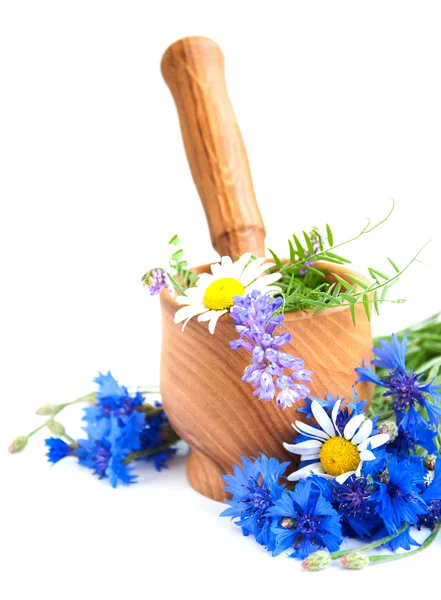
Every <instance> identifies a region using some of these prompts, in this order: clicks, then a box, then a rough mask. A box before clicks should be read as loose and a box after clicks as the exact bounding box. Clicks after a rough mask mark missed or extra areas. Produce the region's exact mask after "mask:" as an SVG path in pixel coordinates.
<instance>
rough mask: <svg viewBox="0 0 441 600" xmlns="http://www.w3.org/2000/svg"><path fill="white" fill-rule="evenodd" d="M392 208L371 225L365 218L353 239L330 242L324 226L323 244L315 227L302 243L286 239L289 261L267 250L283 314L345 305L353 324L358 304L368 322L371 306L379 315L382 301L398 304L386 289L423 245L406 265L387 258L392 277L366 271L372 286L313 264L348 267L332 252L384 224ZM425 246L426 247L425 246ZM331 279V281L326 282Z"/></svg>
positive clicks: (330, 234)
mask: <svg viewBox="0 0 441 600" xmlns="http://www.w3.org/2000/svg"><path fill="white" fill-rule="evenodd" d="M394 207H395V203H394V202H393V203H392V207H391V209H390V211H389V213H388V214H387V215H386V217H384V218H383V219H382V220H381V221H379V222H378V223H374V224H373V225H371V222H370V220H369V219H368V222H367V224H366V225H365V227H363V229H362V230H361V231H360V232H359V233H358V234H357V235H356V236H354V237H352V238H350V239H349V240H346V241H344V242H340V243H339V244H335V243H334V234H333V232H332V229H331V227H330V225H326V242H327V244H326V245H325V241H324V238H323V237H322V236H321V235H320V234H319V232H318V230H317V229H316V228H315V229H313V230H312V231H311V233H309V234H308V233H306V231H303V232H302V233H303V238H304V242H303V240H302V241H300V239H299V238H298V237H297V236H296V235H293V236H292V240H291V239H290V240H288V246H289V261H288V262H286V261H283V260H281V259H280V258H279V257H278V256H277V254H276V253H275V252H274V251H273V250H271V249H270V250H269V251H270V253H271V255H272V257H273V259H274V262H275V267H274V268H273V271H275V270H277V271H280V272H281V273H282V278H281V280H280V281H279V282H277V283H278V285H280V288H281V290H282V292H281V293H282V296H283V300H284V303H283V306H282V308H281V310H282V311H283V312H290V311H296V310H307V309H313V310H315V311H317V312H320V311H322V310H325V309H326V308H331V307H337V306H349V307H350V310H351V315H352V321H353V323H354V325H356V306H357V305H358V304H361V305H362V306H363V308H364V311H365V313H366V316H367V318H368V319H369V320H370V318H371V313H372V307H373V309H374V310H375V312H376V313H377V314H379V312H380V305H381V304H382V303H383V302H393V303H402V302H405V300H404V299H402V298H399V299H395V300H390V299H388V298H387V294H388V291H389V289H390V288H391V286H392V285H393V284H395V283H396V282H397V281H398V279H399V277H400V276H401V275H402V274H403V273H404V272H405V271H406V270H407V269H408V268H409V267H410V265H411V264H412V263H413V262H414V261H416V260H417V258H418V256H419V255H420V253H421V252H422V250H423V249H424V247H425V246H423V248H421V250H419V252H418V253H417V254H416V255H415V256H414V257H413V258H412V259H411V260H410V261H409V262H408V264H407V265H406V266H405V267H404V268H403V269H400V268H399V267H398V266H397V264H396V263H395V262H394V261H393V260H392V259H391V258H388V259H387V260H388V261H389V266H391V267H392V269H393V273H392V275H388V274H386V273H384V272H383V271H380V270H378V269H374V268H372V267H369V268H368V271H369V275H370V276H371V278H372V279H373V281H372V283H370V284H369V283H368V282H366V281H364V280H362V279H360V278H358V277H356V276H354V275H351V274H349V273H345V274H344V277H345V278H346V279H344V278H342V277H340V276H339V275H337V274H336V273H333V271H332V268H323V267H321V266H319V265H317V261H325V262H327V263H331V265H332V264H336V265H345V264H350V262H351V261H350V260H349V259H347V258H345V257H344V256H341V255H340V254H337V253H336V252H335V250H337V249H338V248H340V247H342V246H344V245H346V244H349V243H351V242H354V241H356V240H358V239H359V238H361V237H362V236H363V235H365V234H368V233H371V232H372V231H374V230H375V229H377V227H379V226H380V225H382V224H383V223H385V222H386V221H387V220H388V219H389V217H390V216H391V214H392V212H393V210H394ZM426 245H427V244H426ZM330 279H331V280H334V281H333V282H331V281H330Z"/></svg>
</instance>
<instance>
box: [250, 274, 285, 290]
mask: <svg viewBox="0 0 441 600" xmlns="http://www.w3.org/2000/svg"><path fill="white" fill-rule="evenodd" d="M281 276H282V275H281V273H271V274H270V275H264V276H263V277H259V279H256V280H255V281H253V282H252V283H250V284H249V285H248V286H247V287H246V288H245V293H246V294H248V293H249V292H252V291H253V290H259V291H263V290H264V289H265V288H267V287H268V286H270V285H271V284H272V283H274V282H275V281H278V280H279V279H280V278H281Z"/></svg>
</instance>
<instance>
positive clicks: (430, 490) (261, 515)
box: [222, 336, 441, 559]
mask: <svg viewBox="0 0 441 600" xmlns="http://www.w3.org/2000/svg"><path fill="white" fill-rule="evenodd" d="M374 352H375V354H376V357H377V358H376V359H375V360H374V361H373V364H376V365H377V366H379V367H382V368H384V367H386V368H387V369H389V370H390V372H389V374H388V375H387V377H386V378H385V379H380V378H379V377H378V376H377V375H375V373H374V371H373V370H372V369H371V368H370V367H369V366H368V365H365V366H364V367H363V368H359V369H357V371H358V374H359V380H361V381H373V382H374V383H376V384H377V385H381V386H383V387H385V388H386V394H387V395H390V396H392V398H393V406H394V410H395V415H396V423H395V422H387V423H385V424H378V423H377V419H374V421H373V432H374V433H375V432H387V433H388V434H389V436H390V439H389V442H388V443H387V444H386V445H384V446H382V447H381V448H375V449H373V450H372V452H373V453H374V455H375V459H374V460H369V461H366V462H364V463H363V466H362V471H361V475H360V476H356V475H355V474H353V475H351V476H350V477H349V478H348V479H346V481H345V482H344V483H338V482H337V481H336V480H335V479H333V478H332V477H324V476H320V475H319V474H315V473H310V474H309V475H307V477H306V478H305V479H301V480H300V481H299V482H298V483H297V485H296V486H295V488H293V489H286V487H285V484H283V483H280V480H281V478H282V479H284V478H283V474H284V473H285V470H286V467H287V464H288V463H282V464H280V463H279V462H278V461H277V460H276V459H274V458H271V459H268V458H267V457H266V456H264V455H261V456H260V457H258V458H257V459H253V460H249V459H242V463H243V464H242V467H238V466H236V467H235V470H234V475H226V476H224V480H225V482H226V483H227V487H226V488H225V489H226V491H228V492H229V493H230V494H231V499H229V500H228V501H227V502H228V504H229V505H230V507H229V508H228V509H227V510H225V511H224V512H223V513H222V515H223V516H230V517H232V518H233V519H236V524H237V525H239V526H240V527H242V530H243V533H244V534H245V535H249V534H250V533H251V534H253V535H254V537H255V538H256V540H257V541H258V542H259V543H260V544H262V545H263V546H265V548H266V549H267V550H269V551H271V552H272V553H273V555H277V554H280V553H281V552H282V551H286V550H289V551H290V552H291V554H290V556H292V557H297V558H301V559H304V558H306V557H307V556H308V555H310V554H311V553H313V552H316V551H317V550H320V549H326V550H328V551H329V552H331V553H332V552H336V551H337V550H338V549H339V547H340V545H341V543H342V541H343V539H344V538H345V537H350V538H357V539H361V540H364V541H366V542H375V541H379V540H384V539H385V538H388V539H387V541H386V542H385V543H384V545H385V547H387V548H388V549H389V550H392V551H396V550H397V549H398V548H404V549H406V550H409V549H410V548H411V546H419V544H418V542H416V541H415V540H414V539H413V537H412V535H411V531H410V527H411V526H414V527H417V528H418V529H420V528H422V527H427V528H429V529H431V530H432V531H433V530H434V529H435V528H436V529H438V528H439V527H440V526H441V458H440V456H439V453H438V451H437V449H436V447H435V443H434V437H435V435H436V432H437V427H438V424H439V417H440V415H441V410H440V408H439V407H438V406H437V403H438V400H439V398H440V394H439V389H440V388H439V386H435V385H434V384H433V382H432V383H430V384H427V383H421V382H420V380H421V378H422V377H421V376H419V377H417V376H415V375H414V374H413V373H411V372H410V371H408V370H407V369H406V360H405V353H406V339H404V341H403V342H400V341H399V340H398V338H396V336H393V338H392V342H391V343H388V342H386V341H384V340H382V342H381V347H380V348H374ZM337 400H338V398H333V397H332V396H331V395H328V396H327V398H326V400H320V404H321V405H322V406H323V408H324V409H325V410H326V412H327V413H328V415H329V416H330V417H331V415H333V417H334V419H336V422H337V424H338V427H339V428H343V429H344V426H345V424H346V423H347V422H348V420H349V418H350V417H353V416H354V414H362V411H363V409H364V407H365V403H364V402H360V401H359V400H358V397H357V396H356V394H354V400H353V402H349V403H346V405H345V406H344V407H341V408H340V410H339V414H338V415H337V416H336V414H335V412H336V410H335V409H334V407H335V404H336V402H337ZM310 405H311V401H310V400H309V399H308V401H307V404H306V407H305V408H303V409H300V410H302V411H303V412H304V413H305V416H306V417H307V418H309V417H311V416H312V413H311V409H310ZM333 409H334V411H333ZM301 441H302V440H301V438H300V437H297V438H296V442H297V443H299V442H301ZM422 449H424V450H425V452H423V451H422Z"/></svg>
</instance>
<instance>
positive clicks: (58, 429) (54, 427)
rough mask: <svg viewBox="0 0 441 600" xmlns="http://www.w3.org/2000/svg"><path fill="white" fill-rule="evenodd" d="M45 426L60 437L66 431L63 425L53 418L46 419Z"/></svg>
mask: <svg viewBox="0 0 441 600" xmlns="http://www.w3.org/2000/svg"><path fill="white" fill-rule="evenodd" d="M46 427H47V428H48V429H49V431H50V432H51V433H53V434H54V435H56V436H58V437H62V436H63V435H64V434H65V433H66V430H65V429H64V427H63V425H62V424H61V423H59V422H58V421H54V420H53V419H49V421H46Z"/></svg>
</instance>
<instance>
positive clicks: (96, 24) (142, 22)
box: [0, 0, 441, 599]
mask: <svg viewBox="0 0 441 600" xmlns="http://www.w3.org/2000/svg"><path fill="white" fill-rule="evenodd" d="M440 9H441V7H440V5H439V3H437V2H428V1H427V2H417V1H414V2H405V1H399V2H398V1H397V2H392V1H384V0H383V1H382V2H376V1H370V2H356V1H348V2H340V1H334V2H296V1H280V0H279V1H274V2H271V3H270V2H259V1H254V2H248V1H241V2H238V1H236V2H232V1H229V0H223V1H222V2H220V1H205V2H202V1H201V2H197V1H192V0H185V2H184V1H183V2H179V1H176V2H172V1H171V0H162V1H161V2H150V1H148V0H144V1H129V0H126V1H124V2H123V1H119V2H114V1H111V0H105V1H98V0H86V1H83V0H76V1H75V2H68V1H62V0H57V1H53V2H49V1H45V0H39V1H38V2H35V1H29V2H24V1H21V0H10V1H8V0H3V1H2V2H0V57H1V58H0V86H1V89H0V127H1V131H0V171H1V176H0V199H1V222H0V228H1V231H0V234H1V235H0V244H1V278H0V285H1V287H2V290H1V296H0V298H1V303H2V310H1V352H2V357H1V363H0V364H1V374H2V382H1V388H2V404H3V414H2V418H1V421H0V433H1V444H2V448H3V450H2V452H1V453H0V461H1V464H2V494H1V502H2V505H3V509H2V513H1V519H2V525H1V535H0V544H1V546H2V548H3V560H2V568H1V571H2V576H1V578H0V590H3V592H5V597H16V598H29V597H42V598H43V597H45V598H56V597H57V598H58V597H60V596H61V597H66V598H71V597H72V598H73V597H75V598H79V597H83V598H94V597H96V596H97V595H98V594H99V595H100V597H110V598H129V597H135V595H136V597H152V596H158V595H159V596H160V597H163V598H169V597H170V598H172V597H173V598H178V597H180V596H184V597H187V596H188V597H193V598H207V597H224V598H234V599H235V598H240V597H252V598H271V597H276V596H279V595H280V594H281V593H285V594H286V595H287V596H289V597H294V595H296V594H299V593H300V590H301V591H302V592H303V593H305V594H307V595H308V596H310V595H314V593H318V591H320V596H321V597H328V596H330V597H334V595H335V597H341V593H344V594H346V592H348V593H349V590H351V592H350V593H351V594H352V593H354V595H355V597H357V598H358V597H364V594H368V593H369V595H372V594H373V593H377V592H376V591H375V582H377V583H378V582H379V581H380V579H381V580H382V584H381V590H382V593H383V594H385V596H389V597H390V595H391V594H392V593H394V594H397V597H398V594H399V593H402V592H403V590H407V591H408V593H410V587H411V586H412V582H414V583H416V582H417V581H418V580H419V581H420V583H422V581H427V573H429V572H431V571H432V572H434V569H435V565H438V564H439V560H440V558H441V545H440V542H439V541H438V542H437V543H436V545H435V546H434V547H433V548H432V549H431V550H429V551H428V552H426V553H424V554H422V555H419V556H417V557H415V558H412V559H409V560H408V561H399V562H397V563H394V564H391V565H390V566H387V567H385V566H377V567H372V568H371V569H369V570H366V571H364V572H361V573H359V574H356V573H349V572H346V571H343V570H341V569H338V568H335V569H331V570H329V571H326V572H324V573H322V574H316V575H313V574H307V573H303V572H301V569H300V567H299V565H298V563H296V562H295V561H289V560H287V559H285V558H284V557H280V558H278V559H272V558H271V557H270V555H269V554H267V553H265V552H264V551H263V550H262V549H261V548H260V547H259V546H257V545H256V544H255V543H253V541H252V540H251V539H250V538H248V539H245V538H242V537H241V535H240V531H239V529H238V528H235V527H234V526H232V525H231V524H230V522H229V521H228V520H226V519H219V518H218V517H217V515H218V513H219V512H220V510H221V509H222V506H221V505H220V504H217V503H214V502H212V501H209V500H207V499H205V498H203V497H202V496H200V495H198V494H197V493H196V492H194V491H193V490H191V489H190V488H189V486H188V485H187V483H186V479H185V459H184V458H180V459H178V460H176V461H175V463H174V464H173V468H172V469H170V471H169V472H167V473H165V474H156V473H155V472H154V471H153V469H151V468H150V467H148V466H144V467H140V469H139V472H140V483H139V484H138V485H137V486H134V487H132V488H129V489H124V488H118V489H117V490H112V489H111V488H110V487H108V486H107V484H106V483H105V482H99V481H98V480H96V479H95V478H93V477H92V476H91V475H90V473H89V472H88V471H86V470H84V469H81V468H79V467H77V466H75V465H74V464H73V463H69V462H68V461H65V462H64V463H61V464H59V465H57V466H55V467H54V468H50V467H49V465H47V463H46V461H45V458H44V456H43V452H44V450H43V439H42V438H39V439H35V440H33V442H32V444H30V447H29V449H28V450H27V451H26V452H25V453H24V454H22V455H17V456H8V455H7V454H6V452H5V450H6V447H7V445H8V443H9V442H10V440H11V439H12V438H14V437H15V436H16V435H18V434H22V433H26V432H27V431H28V430H29V429H31V428H32V427H34V426H36V425H37V424H39V421H38V417H36V416H35V415H34V416H33V411H34V410H35V409H36V408H37V407H38V406H40V405H41V404H44V403H47V402H61V401H67V400H70V399H74V398H75V397H77V396H79V395H81V394H83V393H86V392H88V391H90V390H91V389H93V387H92V386H91V383H90V382H91V379H92V378H93V377H94V375H95V374H96V372H97V371H98V370H99V369H100V370H107V369H111V370H112V372H113V373H114V374H115V376H117V378H119V379H120V380H121V381H122V382H124V383H126V384H127V385H144V384H155V383H157V382H158V376H159V348H160V325H159V306H158V302H157V299H155V298H150V297H149V296H148V293H147V291H146V289H145V288H143V287H142V285H141V283H140V278H141V276H142V275H143V273H144V272H145V271H146V270H147V269H148V268H150V267H153V266H156V265H159V264H162V263H163V262H164V260H165V259H166V257H167V248H166V242H167V240H168V239H169V238H170V237H171V235H172V234H174V233H176V232H179V233H180V235H181V238H182V240H183V243H184V246H185V250H186V253H187V256H188V259H189V261H190V263H191V264H197V263H204V262H207V261H210V260H214V259H215V258H216V254H215V252H214V251H213V249H212V248H211V246H210V241H209V236H208V231H207V227H206V224H205V218H204V214H203V211H202V208H201V206H200V202H199V199H198V196H197V194H196V191H195V188H194V186H193V183H192V180H191V176H190V172H189V169H188V167H187V164H186V159H185V155H184V152H183V147H182V142H181V138H180V132H179V127H178V121H177V116H176V111H175V108H174V105H173V101H172V98H171V96H170V93H169V91H168V89H167V87H166V86H165V84H164V82H163V80H162V78H161V74H160V71H159V63H160V58H161V55H162V53H163V51H164V50H165V49H166V47H167V46H168V45H169V44H170V43H172V42H173V41H175V40H176V39H178V38H179V37H183V36H187V35H194V34H198V35H206V36H208V37H212V38H213V39H215V40H216V41H217V42H218V43H219V44H220V46H221V47H222V49H223V51H224V54H225V58H226V71H227V82H228V87H229V91H230V96H231V99H232V101H233V105H234V107H235V110H236V114H237V117H238V120H239V123H240V126H241V129H242V133H243V136H244V139H245V142H246V145H247V149H248V153H249V159H250V164H251V168H252V172H253V176H254V183H255V188H256V193H257V197H258V201H259V204H260V207H261V211H262V214H263V218H264V221H265V223H266V226H267V230H268V237H267V242H268V245H269V246H270V247H272V248H274V249H275V250H276V251H278V252H279V253H280V254H284V253H285V245H286V242H285V240H286V239H287V237H288V236H289V235H290V234H291V233H292V232H293V231H294V232H297V231H299V230H301V229H306V228H309V227H310V226H312V225H317V226H319V227H323V226H324V224H325V223H326V222H329V223H331V225H332V226H333V229H334V230H335V237H336V238H337V240H343V239H345V238H346V237H350V236H352V235H353V234H355V233H356V232H357V231H358V230H360V229H361V228H362V227H363V226H364V223H365V219H366V218H367V217H371V218H372V219H373V220H375V219H380V218H381V217H382V216H383V215H384V214H385V213H386V212H387V211H388V209H389V206H390V203H391V200H390V198H391V197H394V198H395V200H396V202H397V208H396V211H395V214H394V215H393V217H392V218H391V219H390V221H389V222H388V223H387V224H386V225H384V226H383V227H382V228H381V229H380V230H378V231H377V232H376V233H375V234H373V235H372V236H370V237H368V238H366V239H364V240H360V241H359V242H357V243H356V244H354V245H353V246H352V247H350V248H349V247H348V249H347V251H346V253H350V255H351V257H352V258H353V263H354V265H355V266H356V267H357V268H358V269H359V270H361V271H363V270H365V269H366V267H367V266H373V267H374V268H378V269H380V270H384V269H385V268H387V262H386V260H385V258H386V256H388V255H390V256H391V257H392V258H394V260H395V261H396V262H397V263H398V264H399V265H400V266H403V265H404V264H405V263H406V262H407V261H408V260H409V259H411V258H412V256H413V255H414V254H415V253H416V252H417V251H418V250H419V248H420V247H421V246H422V245H423V244H424V243H425V242H426V241H427V240H429V239H432V243H431V244H430V246H429V247H428V248H427V249H426V250H425V252H424V254H423V255H422V259H423V261H424V263H425V264H416V265H414V266H412V268H411V269H410V270H409V271H408V272H407V274H406V275H405V276H404V277H403V278H402V281H401V282H400V283H399V284H398V285H397V286H396V287H395V288H394V289H393V290H391V297H393V293H394V296H395V297H405V298H407V303H406V304H403V305H399V306H395V305H390V306H388V307H386V308H385V309H384V310H383V314H382V317H381V318H379V319H377V320H376V322H375V323H374V332H375V333H377V334H378V333H390V332H391V331H392V330H398V329H400V328H402V327H405V326H407V325H410V324H411V323H413V322H415V321H417V320H419V319H420V318H423V317H427V316H429V315H430V314H432V313H433V312H435V311H436V310H439V309H440V300H439V297H440V292H441V286H440V279H439V268H438V261H437V258H438V257H439V255H440V247H441V236H440V235H439V220H438V214H439V203H440V200H441V178H440V176H439V173H440V164H441V143H440V140H441V110H440V106H441V86H440V78H439V73H440V60H441V36H440V27H441V11H440ZM79 416H80V411H79V410H76V411H75V410H72V411H71V414H70V415H68V420H70V421H71V422H72V423H73V424H74V428H73V429H72V433H74V434H75V435H77V434H79V433H80V432H79ZM411 561H412V562H411ZM409 569H412V573H413V575H412V578H411V579H410V580H409V578H408V577H406V574H407V573H408V570H409ZM349 586H350V587H349ZM314 590H316V592H314ZM345 590H346V591H345ZM33 594H35V596H33ZM3 595H4V593H2V596H3ZM404 597H406V596H404Z"/></svg>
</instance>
